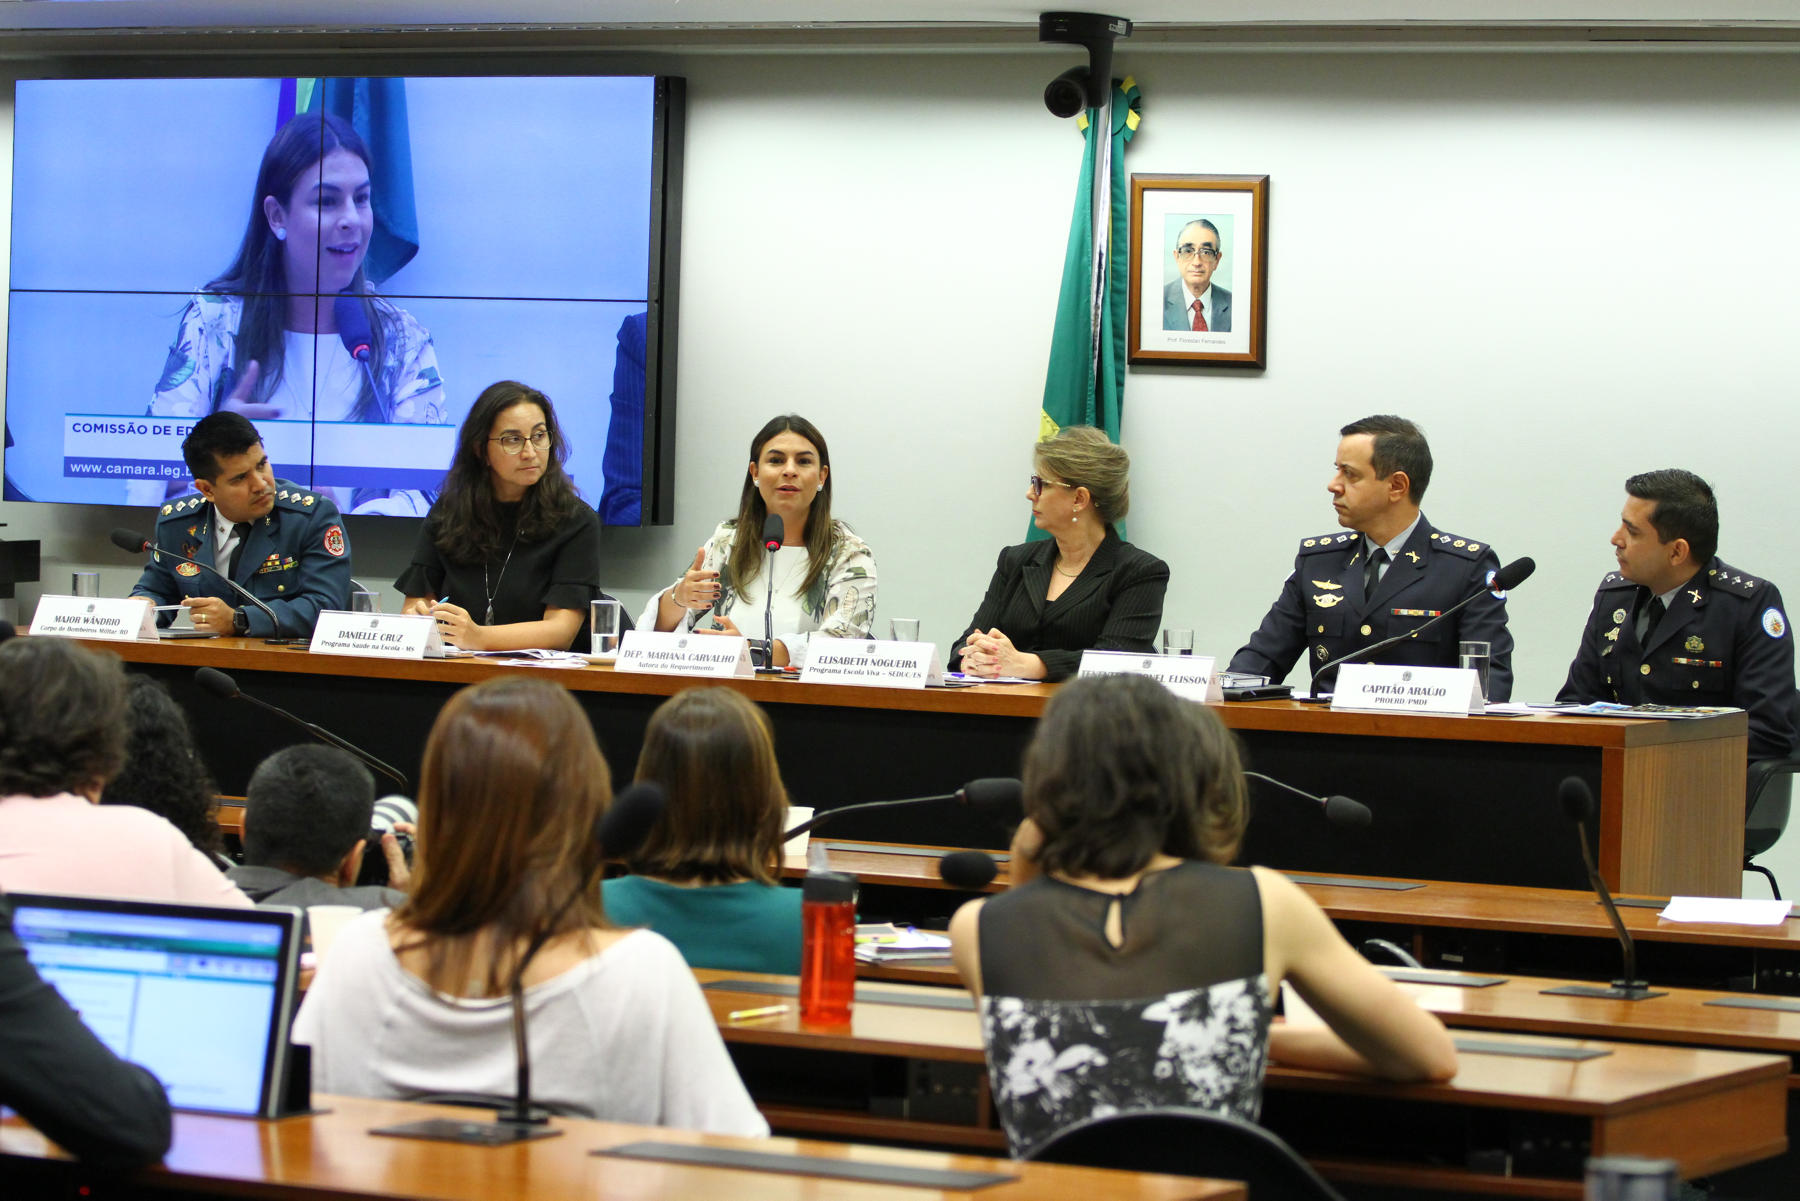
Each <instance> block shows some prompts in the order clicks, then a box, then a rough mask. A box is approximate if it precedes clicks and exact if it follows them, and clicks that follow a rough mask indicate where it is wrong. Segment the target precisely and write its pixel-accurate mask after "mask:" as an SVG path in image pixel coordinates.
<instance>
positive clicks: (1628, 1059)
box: [695, 971, 1789, 1198]
mask: <svg viewBox="0 0 1800 1201" xmlns="http://www.w3.org/2000/svg"><path fill="white" fill-rule="evenodd" d="M695 974H696V975H697V976H699V978H700V979H701V981H702V982H703V984H705V985H706V986H707V996H708V1001H709V1003H710V1004H711V1006H712V1010H713V1016H714V1019H715V1020H716V1021H717V1022H718V1024H719V1028H720V1032H721V1033H722V1034H723V1035H724V1037H725V1040H726V1042H727V1044H728V1045H729V1046H731V1048H732V1049H733V1052H734V1058H736V1059H737V1061H738V1064H739V1067H740V1070H741V1071H743V1073H744V1076H745V1081H746V1083H747V1084H749V1085H750V1088H751V1092H752V1095H753V1096H757V1098H758V1101H759V1103H760V1104H761V1105H762V1106H763V1110H764V1113H765V1114H766V1115H767V1116H768V1117H769V1120H770V1123H771V1124H772V1125H774V1126H775V1127H776V1128H777V1129H778V1130H781V1131H784V1132H790V1133H805V1134H826V1135H832V1136H836V1137H850V1138H870V1139H891V1140H902V1141H914V1140H916V1141H923V1142H928V1143H934V1144H946V1143H954V1144H959V1145H962V1146H968V1147H976V1148H988V1149H993V1150H996V1151H997V1150H1000V1149H1002V1148H1003V1147H1004V1145H1005V1140H1004V1136H1003V1134H1002V1132H1001V1131H1000V1130H998V1129H997V1128H995V1127H994V1126H993V1124H992V1123H991V1120H990V1118H989V1113H990V1105H989V1095H988V1092H987V1086H986V1082H985V1063H984V1058H983V1053H982V1041H981V1030H980V1022H979V1019H978V1017H977V1015H976V1013H975V1011H974V1009H973V1007H972V1006H968V1005H967V1004H966V997H967V994H965V993H960V992H955V993H953V992H950V991H949V990H944V989H931V988H921V987H916V986H908V985H899V984H879V985H863V986H860V987H859V997H860V999H859V1000H858V1002H857V1004H856V1006H855V1009H854V1011H853V1014H852V1022H851V1025H850V1026H848V1027H838V1028H833V1027H812V1026H807V1025H805V1024H803V1023H801V1022H800V1021H799V1020H798V1017H797V1014H796V1013H795V1012H794V1011H792V1010H790V1011H789V1012H787V1013H785V1014H781V1015H779V1016H776V1017H773V1018H760V1019H753V1020H750V1021H746V1022H742V1023H735V1022H732V1021H731V1020H730V1017H729V1015H730V1013H731V1012H733V1011H735V1010H742V1009H750V1008H755V1007H758V1006H762V1005H767V1004H768V1003H769V1002H770V999H771V998H770V994H769V993H768V992H767V991H762V990H763V989H766V988H770V987H782V986H784V985H786V984H789V983H791V981H790V980H789V979H788V978H784V977H770V976H757V975H754V974H750V973H743V972H718V971H700V972H696V973H695ZM909 997H928V998H929V997H936V998H960V999H962V1001H963V1002H964V1004H965V1006H966V1007H962V1008H922V1007H919V1006H917V1005H914V1004H906V1003H904V1001H905V999H906V998H909ZM950 1003H955V1001H954V1000H952V1001H951V1002H950ZM1480 1041H1481V1043H1482V1044H1483V1046H1484V1048H1485V1049H1482V1050H1474V1051H1471V1050H1467V1049H1465V1051H1464V1053H1463V1055H1462V1060H1461V1069H1460V1071H1459V1072H1458V1074H1457V1076H1456V1077H1455V1078H1454V1079H1453V1080H1451V1081H1449V1082H1447V1083H1445V1084H1392V1083H1387V1082H1382V1081H1375V1080H1368V1079H1363V1078H1356V1077H1350V1076H1344V1075H1340V1074H1337V1073H1327V1072H1317V1071H1310V1070H1306V1069H1298V1068H1290V1067H1282V1066H1279V1065H1271V1067H1270V1068H1269V1071H1268V1075H1267V1078H1266V1083H1265V1101H1264V1113H1263V1123H1264V1125H1266V1126H1268V1127H1270V1128H1271V1129H1273V1130H1275V1131H1276V1132H1277V1133H1278V1134H1280V1135H1282V1137H1283V1138H1286V1139H1287V1140H1288V1141H1289V1142H1290V1143H1291V1144H1293V1145H1294V1147H1295V1148H1296V1149H1297V1150H1299V1151H1300V1152H1301V1153H1302V1154H1304V1155H1306V1156H1307V1158H1308V1159H1309V1160H1311V1161H1312V1162H1313V1164H1314V1166H1315V1167H1317V1168H1319V1170H1320V1171H1321V1172H1323V1173H1325V1174H1326V1175H1327V1176H1329V1177H1332V1178H1334V1179H1337V1180H1341V1181H1345V1182H1355V1183H1361V1184H1367V1185H1375V1186H1387V1187H1394V1188H1431V1189H1456V1190H1464V1191H1467V1192H1474V1193H1492V1194H1496V1195H1511V1196H1522V1195H1529V1196H1542V1197H1564V1198H1576V1197H1579V1196H1580V1195H1581V1183H1580V1179H1581V1165H1582V1162H1583V1160H1584V1159H1585V1157H1586V1156H1587V1155H1590V1154H1593V1155H1610V1154H1618V1155H1634V1154H1635V1155H1652V1156H1661V1157H1669V1158H1673V1159H1675V1160H1676V1161H1677V1162H1678V1163H1679V1165H1680V1168H1681V1172H1682V1174H1683V1176H1684V1178H1687V1177H1694V1176H1703V1175H1710V1174H1713V1173H1717V1172H1720V1171H1723V1170H1726V1169H1729V1168H1732V1167H1736V1166H1738V1165H1742V1164H1747V1163H1751V1162H1754V1161H1756V1160H1759V1159H1764V1158H1767V1157H1770V1156H1775V1155H1779V1154H1781V1153H1782V1151H1784V1150H1785V1149H1786V1147H1787V1135H1786V1112H1787V1110H1786V1102H1787V1078H1788V1072H1789V1061H1788V1059H1787V1057H1786V1056H1778V1055H1763V1054H1746V1053H1743V1052H1738V1051H1716V1050H1701V1049H1693V1048H1689V1047H1657V1046H1639V1045H1633V1044H1629V1043H1615V1042H1609V1041H1601V1040H1594V1039H1588V1038H1583V1039H1580V1040H1578V1041H1576V1042H1574V1043H1568V1042H1565V1041H1561V1040H1554V1041H1552V1040H1546V1039H1544V1038H1542V1037H1525V1036H1521V1035H1516V1034H1487V1035H1483V1036H1482V1038H1481V1040H1480ZM1546 1048H1548V1049H1549V1050H1551V1051H1561V1050H1563V1049H1574V1050H1581V1051H1589V1050H1593V1051H1599V1052H1601V1054H1600V1055H1599V1056H1598V1057H1595V1058H1589V1059H1582V1060H1571V1059H1568V1058H1550V1057H1536V1056H1531V1055H1521V1054H1518V1053H1517V1052H1521V1051H1531V1050H1534V1049H1535V1050H1543V1049H1546ZM1508 1051H1511V1052H1514V1053H1513V1054H1508V1053H1506V1052H1508ZM834 1060H836V1061H838V1062H833V1061H834ZM868 1060H874V1061H877V1062H876V1063H874V1064H873V1065H872V1066H871V1065H866V1064H864V1061H868ZM881 1060H892V1061H905V1062H908V1063H910V1064H912V1065H918V1064H921V1063H922V1064H924V1065H925V1066H926V1069H927V1075H928V1077H929V1087H928V1088H927V1089H926V1090H925V1095H916V1094H915V1092H913V1091H906V1092H901V1093H898V1094H895V1093H887V1094H883V1093H882V1091H881V1089H882V1086H883V1083H884V1082H887V1083H894V1082H898V1083H899V1087H900V1088H901V1089H909V1088H910V1086H909V1084H908V1083H907V1082H909V1081H916V1080H917V1078H918V1076H919V1072H918V1071H917V1069H916V1067H915V1068H910V1069H909V1071H908V1072H906V1073H898V1072H885V1071H883V1070H882V1067H881V1065H880V1063H879V1061H881ZM852 1063H855V1064H857V1065H861V1066H864V1071H863V1072H862V1074H861V1076H860V1079H861V1082H862V1083H863V1085H864V1088H865V1091H866V1092H867V1093H868V1095H867V1097H866V1098H865V1103H864V1104H863V1105H862V1106H861V1108H857V1107H855V1096H854V1092H853V1091H849V1090H847V1091H845V1092H843V1093H841V1094H840V1093H838V1092H836V1091H835V1090H834V1089H833V1088H832V1086H831V1084H830V1083H829V1082H831V1081H834V1080H842V1081H850V1082H855V1081H856V1080H857V1079H858V1073H857V1071H856V1070H855V1068H854V1067H852V1066H851V1065H852ZM958 1067H960V1068H961V1069H963V1070H962V1071H961V1072H960V1073H959V1072H957V1071H955V1070H954V1069H955V1068H958ZM834 1069H836V1071H834ZM931 1069H951V1070H938V1071H935V1072H933V1071H932V1070H931ZM821 1081H826V1082H828V1083H821ZM958 1091H960V1092H962V1093H963V1094H964V1096H963V1099H964V1101H965V1102H966V1104H965V1105H964V1107H963V1109H964V1116H963V1118H962V1120H961V1121H956V1120H952V1115H951V1114H950V1113H948V1112H946V1111H947V1109H948V1108H949V1106H948V1105H947V1103H946V1101H945V1099H944V1094H945V1093H946V1092H951V1093H956V1092H958ZM915 1100H916V1101H919V1102H922V1103H924V1104H926V1105H928V1106H929V1109H928V1112H927V1114H926V1115H925V1116H921V1115H919V1114H917V1113H914V1112H912V1104H913V1103H914V1102H915ZM834 1101H835V1102H836V1104H834V1103H833V1102H834Z"/></svg>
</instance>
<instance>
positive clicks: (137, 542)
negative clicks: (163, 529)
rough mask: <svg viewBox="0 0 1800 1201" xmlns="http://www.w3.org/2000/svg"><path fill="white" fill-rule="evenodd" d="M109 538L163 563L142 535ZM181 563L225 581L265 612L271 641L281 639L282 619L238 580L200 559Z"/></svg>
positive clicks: (121, 532)
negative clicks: (271, 628) (189, 564)
mask: <svg viewBox="0 0 1800 1201" xmlns="http://www.w3.org/2000/svg"><path fill="white" fill-rule="evenodd" d="M109 537H111V539H112V544H113V545H114V546H116V547H118V548H119V549H120V550H123V551H129V552H131V553H132V554H134V555H141V554H143V553H144V552H145V551H149V552H150V557H151V558H152V559H155V560H157V561H159V562H160V561H161V559H162V557H163V552H162V551H161V550H158V549H157V546H156V543H154V542H152V541H151V540H150V539H148V538H146V537H144V536H143V535H142V534H136V533H133V532H132V531H130V530H127V529H116V530H114V531H113V532H112V533H111V534H110V535H109ZM169 557H170V558H171V559H173V558H175V556H174V555H170V556H169ZM181 562H183V563H192V564H193V565H194V566H195V567H198V568H199V569H200V570H201V571H206V572H211V573H212V574H213V575H215V576H217V577H219V578H220V579H221V580H224V581H225V586H226V587H228V588H230V589H231V590H232V591H233V592H236V593H237V594H238V595H239V596H241V597H243V598H244V599H245V600H247V601H249V602H250V603H251V604H253V605H255V606H256V607H257V608H258V609H261V610H262V611H263V613H264V614H265V615H266V616H267V617H268V619H269V622H270V624H271V625H272V626H273V627H274V628H273V630H272V632H271V633H272V637H271V638H270V639H269V640H270V641H271V642H273V641H275V640H276V639H278V638H280V637H281V618H279V617H277V616H275V610H273V609H271V608H269V606H267V605H265V604H264V603H263V602H262V599H261V598H260V597H257V596H253V595H251V592H250V590H249V589H248V588H246V587H244V586H243V585H242V584H240V583H238V582H237V581H236V580H234V579H232V578H231V577H230V576H228V575H226V574H225V573H224V572H222V571H220V570H219V569H218V568H217V567H214V566H213V565H212V564H210V563H202V562H201V561H200V560H198V559H182V560H181ZM230 632H231V631H229V630H227V631H225V633H230Z"/></svg>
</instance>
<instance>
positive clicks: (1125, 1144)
mask: <svg viewBox="0 0 1800 1201" xmlns="http://www.w3.org/2000/svg"><path fill="white" fill-rule="evenodd" d="M1030 1158H1032V1159H1034V1160H1041V1161H1043V1162H1045V1163H1066V1164H1075V1165H1078V1166H1081V1167H1089V1168H1123V1169H1126V1170H1128V1171H1133V1172H1165V1173H1170V1174H1173V1175H1178V1176H1211V1177H1214V1178H1216V1179H1219V1180H1242V1181H1244V1182H1245V1183H1246V1184H1248V1185H1249V1186H1250V1196H1251V1197H1253V1198H1254V1199H1255V1201H1343V1197H1342V1195H1341V1194H1340V1193H1338V1191H1337V1190H1336V1189H1334V1188H1332V1187H1331V1186H1330V1185H1329V1184H1326V1183H1325V1181H1324V1180H1323V1179H1322V1178H1321V1177H1320V1176H1319V1174H1318V1173H1317V1172H1315V1171H1313V1170H1312V1167H1311V1166H1310V1165H1308V1164H1307V1162H1306V1161H1305V1160H1304V1159H1301V1158H1300V1156H1299V1155H1297V1154H1295V1152H1294V1149H1293V1148H1292V1147H1290V1146H1288V1145H1287V1144H1286V1143H1284V1142H1282V1141H1281V1140H1280V1139H1279V1138H1277V1137H1275V1136H1274V1135H1273V1134H1271V1133H1269V1132H1268V1131H1267V1130H1264V1129H1263V1128H1262V1127H1261V1126H1258V1125H1255V1124H1254V1123H1251V1122H1245V1121H1240V1120H1239V1119H1237V1118H1232V1117H1226V1116H1224V1115H1222V1114H1216V1113H1206V1112H1205V1111H1203V1110H1198V1109H1147V1110H1143V1111H1141V1112H1138V1113H1126V1114H1116V1115H1113V1116H1110V1117H1103V1118H1090V1119H1089V1120H1087V1121H1085V1122H1082V1123H1080V1124H1078V1125H1075V1126H1071V1127H1069V1128H1068V1129H1067V1130H1065V1131H1063V1132H1062V1133H1061V1134H1059V1135H1057V1136H1056V1137H1055V1138H1053V1139H1051V1140H1050V1141H1049V1142H1047V1143H1045V1144H1044V1145H1043V1146H1042V1147H1040V1148H1038V1151H1037V1153H1036V1154H1035V1155H1033V1156H1031V1157H1030Z"/></svg>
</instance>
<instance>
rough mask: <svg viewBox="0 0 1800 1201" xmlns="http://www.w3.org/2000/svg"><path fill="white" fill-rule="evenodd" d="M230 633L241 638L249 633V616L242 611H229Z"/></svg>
mask: <svg viewBox="0 0 1800 1201" xmlns="http://www.w3.org/2000/svg"><path fill="white" fill-rule="evenodd" d="M231 632H232V633H233V634H236V635H237V636H238V637H239V638H242V637H243V636H244V635H245V634H248V633H249V632H250V614H248V613H246V612H245V611H244V610H242V609H233V610H232V611H231Z"/></svg>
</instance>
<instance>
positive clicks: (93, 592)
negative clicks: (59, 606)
mask: <svg viewBox="0 0 1800 1201" xmlns="http://www.w3.org/2000/svg"><path fill="white" fill-rule="evenodd" d="M69 587H70V589H71V593H70V595H72V596H99V595H100V573H99V572H97V571H78V572H76V573H75V575H74V578H73V579H71V580H70V581H69Z"/></svg>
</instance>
